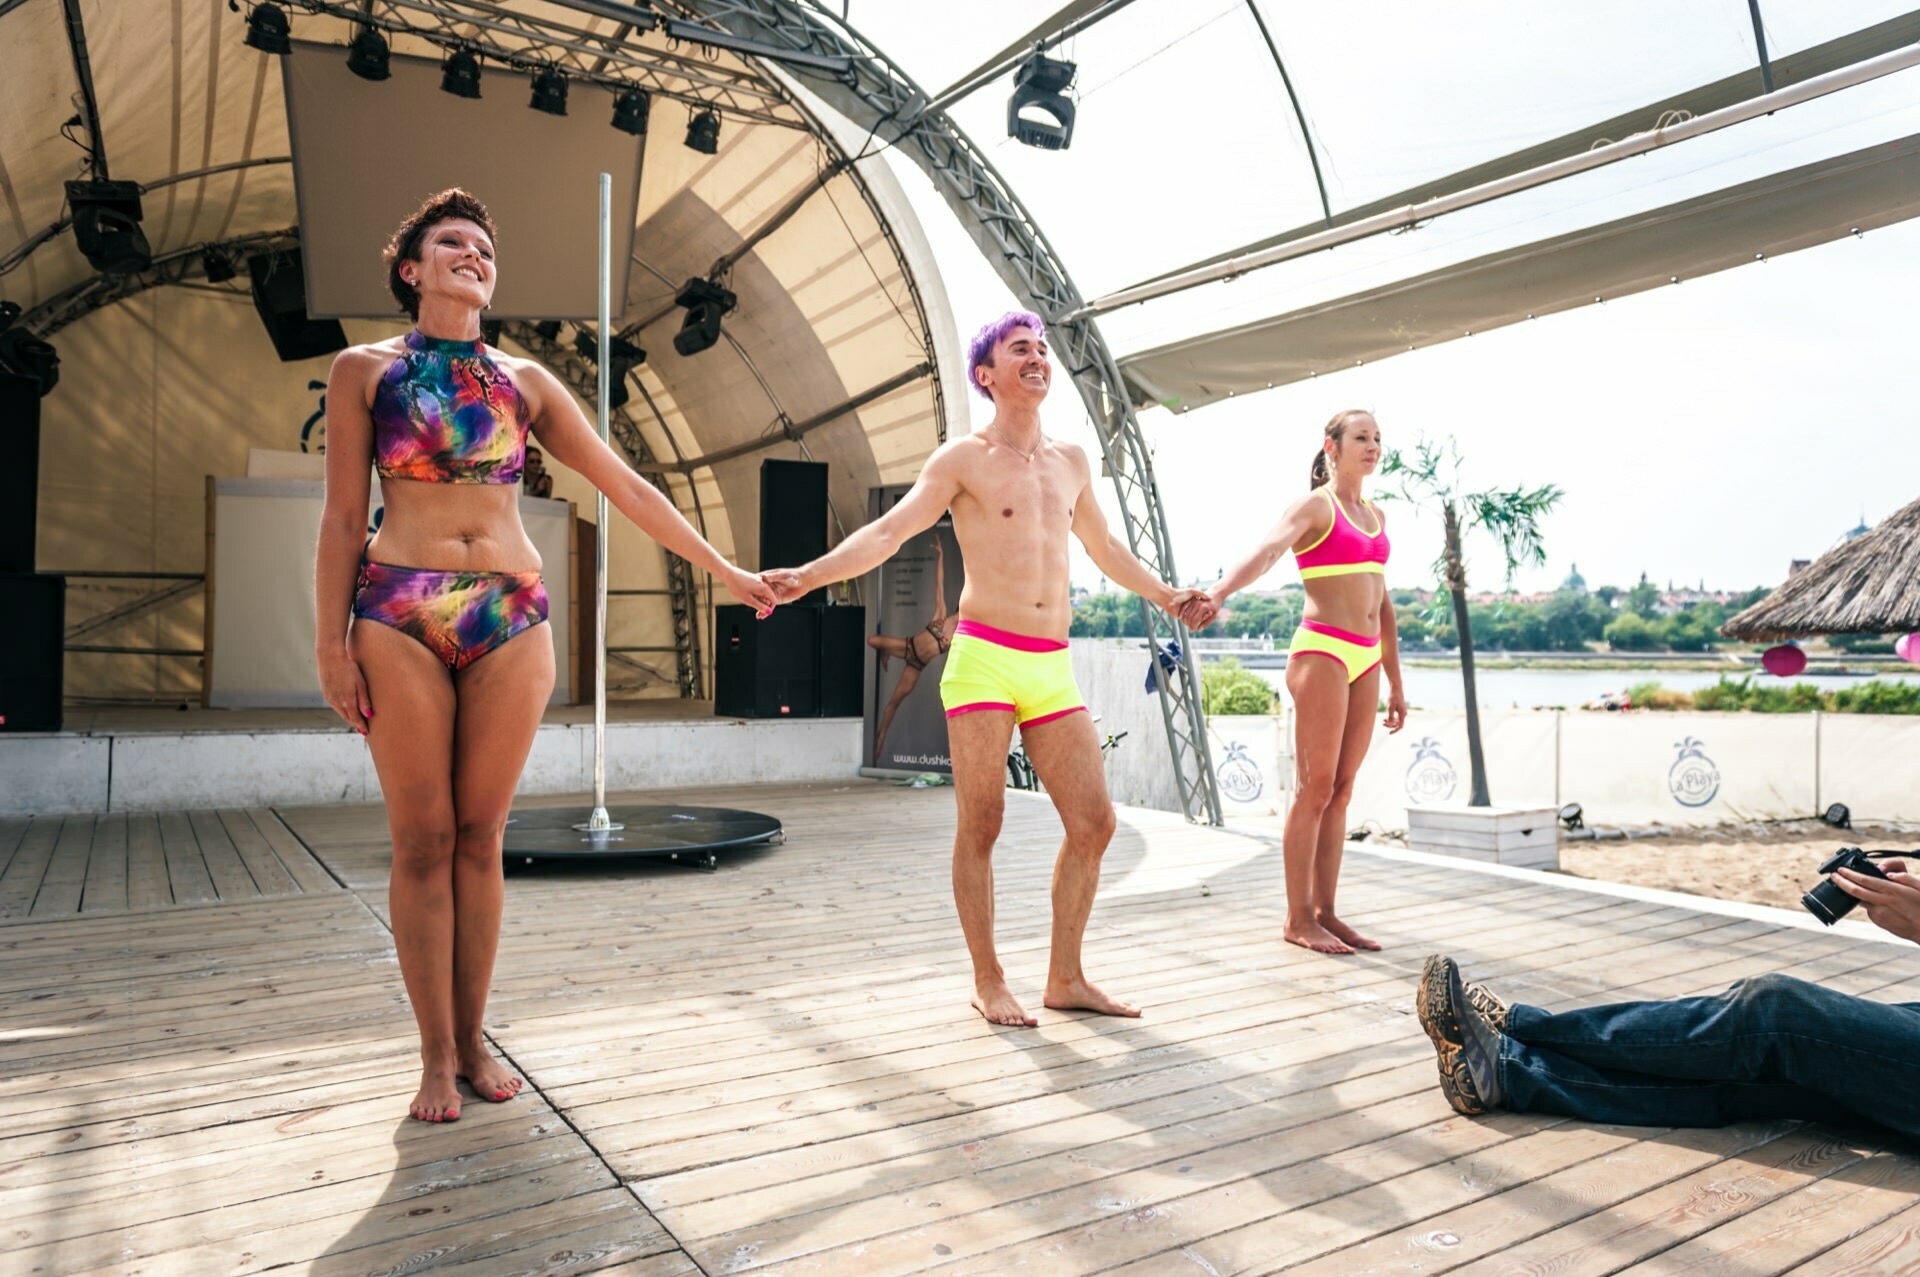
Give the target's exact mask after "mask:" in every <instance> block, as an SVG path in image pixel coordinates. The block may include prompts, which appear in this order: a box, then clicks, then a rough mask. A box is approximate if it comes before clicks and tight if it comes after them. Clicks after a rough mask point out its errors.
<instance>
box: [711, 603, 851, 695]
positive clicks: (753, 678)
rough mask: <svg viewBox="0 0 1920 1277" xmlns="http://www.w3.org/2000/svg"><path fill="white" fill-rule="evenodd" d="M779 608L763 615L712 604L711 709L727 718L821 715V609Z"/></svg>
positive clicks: (730, 605)
mask: <svg viewBox="0 0 1920 1277" xmlns="http://www.w3.org/2000/svg"><path fill="white" fill-rule="evenodd" d="M823 610H824V609H821V608H812V607H780V608H775V609H774V610H773V612H772V614H771V615H769V616H768V617H767V618H766V619H765V620H763V621H762V620H756V619H754V615H753V609H752V608H750V607H742V606H740V605H738V604H728V605H727V606H725V607H717V608H715V609H714V610H713V624H714V630H715V631H716V634H717V637H716V639H715V647H714V654H713V712H714V713H716V714H718V715H720V716H721V717H723V718H818V717H819V716H820V613H821V612H822V611H823Z"/></svg>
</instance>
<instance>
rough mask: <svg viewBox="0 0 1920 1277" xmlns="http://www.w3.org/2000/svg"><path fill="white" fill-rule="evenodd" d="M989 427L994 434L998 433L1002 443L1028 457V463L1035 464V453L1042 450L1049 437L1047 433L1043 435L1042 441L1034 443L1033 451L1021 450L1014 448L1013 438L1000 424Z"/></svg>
mask: <svg viewBox="0 0 1920 1277" xmlns="http://www.w3.org/2000/svg"><path fill="white" fill-rule="evenodd" d="M987 429H989V430H991V431H993V433H994V434H996V435H998V436H999V437H1000V442H1001V443H1004V444H1006V445H1007V447H1009V448H1013V450H1014V451H1015V452H1019V453H1020V455H1021V456H1022V457H1024V458H1026V462H1027V464H1028V465H1032V464H1033V458H1034V456H1035V454H1037V453H1038V452H1039V451H1040V449H1041V448H1042V447H1044V446H1045V445H1046V442H1047V437H1046V436H1045V435H1041V436H1040V442H1038V443H1036V444H1034V445H1033V451H1032V452H1020V449H1018V448H1014V445H1013V440H1011V439H1009V438H1007V436H1006V435H1005V434H1004V433H1003V432H1002V431H1001V429H1000V427H999V426H988V427H987Z"/></svg>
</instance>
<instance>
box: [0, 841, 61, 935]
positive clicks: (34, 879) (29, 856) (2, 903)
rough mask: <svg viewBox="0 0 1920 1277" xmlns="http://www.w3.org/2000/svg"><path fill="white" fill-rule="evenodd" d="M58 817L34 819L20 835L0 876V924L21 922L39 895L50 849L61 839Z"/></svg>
mask: <svg viewBox="0 0 1920 1277" xmlns="http://www.w3.org/2000/svg"><path fill="white" fill-rule="evenodd" d="M60 825H61V819H60V817H58V816H36V817H34V818H33V820H32V821H31V822H29V823H28V825H27V829H26V832H25V833H24V834H23V835H21V838H20V843H19V845H18V846H17V847H16V848H15V849H14V853H13V858H12V859H11V860H9V861H8V862H7V868H6V872H5V873H0V922H5V921H7V920H9V919H13V918H24V917H26V916H27V915H28V913H29V912H31V911H32V909H33V898H34V897H35V896H37V895H39V894H40V880H41V879H42V878H44V877H46V873H47V866H48V864H50V863H51V862H52V860H53V847H54V844H55V843H56V842H58V841H59V839H60Z"/></svg>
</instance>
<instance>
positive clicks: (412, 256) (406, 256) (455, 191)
mask: <svg viewBox="0 0 1920 1277" xmlns="http://www.w3.org/2000/svg"><path fill="white" fill-rule="evenodd" d="M456 217H457V218H463V219H465V220H466V221H469V222H472V223H474V224H475V225H477V226H479V228H480V229H481V230H483V231H485V232H486V233H487V238H488V239H497V238H498V237H497V236H496V235H495V234H494V230H493V216H492V215H491V214H490V213H488V212H487V206H486V205H485V204H482V203H481V202H480V201H479V200H478V199H475V198H474V197H473V196H471V195H469V194H467V193H466V192H465V191H463V190H461V189H460V188H459V187H457V186H450V187H448V188H447V189H446V190H444V191H441V192H439V193H438V194H434V195H429V196H427V199H426V202H425V203H424V204H422V205H421V206H420V207H419V208H417V209H415V210H414V211H413V212H411V213H409V214H408V215H407V220H406V221H404V222H402V223H400V225H399V226H397V227H395V228H394V231H393V234H392V236H391V237H389V238H388V240H387V251H386V252H385V253H384V254H383V255H382V260H383V261H385V262H386V264H387V291H388V292H390V293H392V294H393V299H394V300H395V301H397V302H399V303H400V309H401V310H404V311H406V312H407V314H409V315H411V316H413V318H415V319H418V318H420V293H419V291H418V290H417V289H415V288H414V286H413V285H412V284H409V283H408V282H407V281H406V280H404V279H402V278H400V263H401V262H417V261H419V260H420V245H421V243H422V242H423V241H424V240H425V239H426V238H427V232H428V231H430V230H432V229H433V227H434V224H435V223H436V222H445V221H451V220H452V219H454V218H456Z"/></svg>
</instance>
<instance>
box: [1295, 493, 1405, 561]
mask: <svg viewBox="0 0 1920 1277" xmlns="http://www.w3.org/2000/svg"><path fill="white" fill-rule="evenodd" d="M1320 491H1321V492H1322V493H1325V494H1326V498H1327V504H1328V505H1330V506H1332V507H1333V522H1332V523H1330V524H1328V525H1327V530H1326V531H1325V532H1323V533H1321V534H1320V539H1319V540H1318V541H1315V542H1314V543H1313V544H1312V545H1310V546H1308V547H1307V548H1306V549H1304V550H1300V551H1297V552H1295V554H1294V556H1293V559H1294V562H1295V563H1298V564H1299V565H1300V577H1301V579H1302V580H1306V581H1311V580H1312V579H1313V578H1315V577H1317V576H1347V575H1349V574H1351V573H1354V572H1377V573H1380V574H1381V575H1385V574H1386V571H1387V549H1388V546H1387V528H1386V525H1385V524H1384V523H1382V522H1381V521H1380V512H1379V511H1378V510H1376V509H1374V508H1373V503H1372V502H1370V501H1368V500H1367V499H1366V498H1365V497H1362V498H1360V504H1361V505H1363V506H1366V507H1367V513H1368V514H1370V515H1372V516H1373V531H1372V532H1362V531H1361V530H1360V527H1359V525H1357V524H1356V523H1354V521H1353V520H1352V519H1349V518H1348V517H1347V512H1346V511H1345V510H1343V509H1341V508H1340V502H1339V500H1338V499H1337V498H1335V496H1334V495H1333V490H1332V489H1331V488H1329V487H1326V486H1322V487H1321V488H1320Z"/></svg>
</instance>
